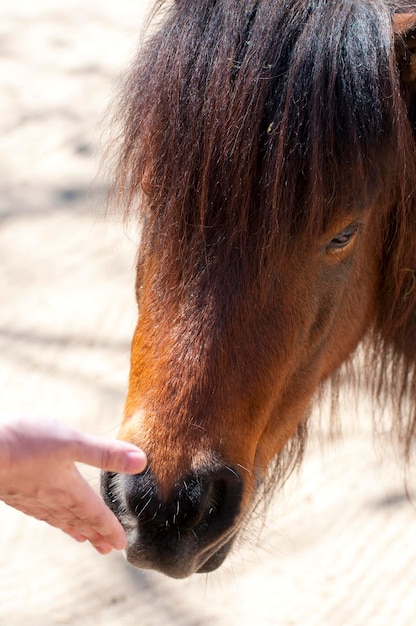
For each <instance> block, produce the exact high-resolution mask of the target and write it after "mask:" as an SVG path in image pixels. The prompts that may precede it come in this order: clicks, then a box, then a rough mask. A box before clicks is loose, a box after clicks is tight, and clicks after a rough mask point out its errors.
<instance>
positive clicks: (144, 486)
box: [101, 463, 243, 578]
mask: <svg viewBox="0 0 416 626" xmlns="http://www.w3.org/2000/svg"><path fill="white" fill-rule="evenodd" d="M101 488H102V494H103V497H104V500H105V502H106V503H107V505H108V506H109V507H110V509H111V510H112V511H113V513H114V514H115V515H116V516H117V517H118V519H119V520H120V522H121V523H122V525H123V526H124V528H125V531H126V535H127V548H126V558H127V561H128V562H129V563H130V564H131V565H134V566H136V567H139V568H142V569H155V570H158V571H160V572H162V573H164V574H166V575H168V576H171V577H173V578H185V577H186V576H189V575H191V574H193V573H194V572H200V573H203V572H210V571H213V570H214V569H216V568H217V567H219V565H221V563H222V562H223V560H224V559H225V557H226V556H227V554H228V552H229V550H230V548H231V545H232V543H233V540H234V537H235V535H236V532H237V530H238V526H239V520H240V517H241V515H240V510H241V502H242V495H243V481H242V479H241V476H240V474H239V472H238V471H237V470H235V469H234V468H232V467H230V466H227V465H223V464H218V463H217V464H216V466H215V468H214V469H212V468H211V469H200V470H197V471H193V472H192V473H190V474H188V475H187V476H184V477H183V478H182V479H181V480H180V481H177V482H176V483H175V484H174V487H173V488H172V489H171V491H170V493H169V494H168V496H167V497H166V496H165V497H162V495H161V492H160V489H159V488H158V485H157V481H156V480H155V478H154V475H153V474H152V471H151V469H150V468H148V469H147V470H146V471H145V472H144V473H143V474H138V475H134V476H127V475H123V474H113V473H109V472H104V473H103V474H102V480H101Z"/></svg>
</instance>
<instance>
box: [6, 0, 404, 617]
mask: <svg viewBox="0 0 416 626" xmlns="http://www.w3.org/2000/svg"><path fill="white" fill-rule="evenodd" d="M146 4H147V3H146V2H140V1H139V0H129V1H127V0H117V2H115V1H113V2H110V1H109V0H101V1H98V0H82V1H79V2H78V1H76V0H66V2H64V3H59V2H56V0H53V1H52V0H30V1H27V2H25V1H24V0H20V1H19V2H14V3H11V2H9V1H8V2H6V0H1V1H0V28H1V38H0V63H1V71H0V81H1V94H2V95H1V98H0V126H1V137H2V143H1V150H0V187H1V193H0V255H1V257H0V258H1V263H0V294H1V307H0V390H1V392H0V414H1V415H2V419H6V414H8V413H9V412H14V413H19V412H30V413H34V412H35V413H38V414H46V415H51V416H54V417H56V418H58V419H61V420H63V421H65V422H67V423H70V424H73V425H75V426H77V427H79V428H82V429H83V430H85V431H86V432H92V433H96V434H100V435H104V436H108V437H111V436H114V434H115V433H116V432H117V428H118V425H119V423H120V419H121V415H122V410H123V401H124V397H125V393H126V385H127V377H128V364H129V343H130V339H131V336H132V332H133V328H134V323H135V319H136V305H135V301H134V289H133V285H134V256H135V250H136V246H137V238H136V236H135V234H134V231H129V232H126V231H125V229H124V228H123V226H122V224H121V222H120V220H119V219H117V218H115V217H108V218H105V217H104V210H103V208H104V198H105V191H106V184H105V180H104V179H103V177H102V176H101V175H100V173H99V168H98V166H99V162H100V156H101V155H102V150H103V148H102V142H101V135H102V132H103V129H104V128H105V126H106V123H105V121H104V118H105V112H106V109H107V107H108V105H109V102H110V100H111V99H112V98H113V97H114V95H115V93H116V90H117V84H118V80H119V76H120V73H121V72H122V71H123V70H124V69H125V68H126V67H127V65H128V63H129V59H130V58H131V56H132V54H133V52H134V49H135V47H136V43H137V40H138V33H139V30H140V24H141V20H142V19H143V14H144V11H145V9H146ZM342 413H343V416H342V418H343V420H342V421H343V423H344V424H346V425H347V427H346V428H345V433H344V437H343V438H342V439H339V440H336V441H334V442H332V443H329V442H326V441H325V437H323V442H322V446H321V445H318V443H317V441H315V438H313V439H312V441H311V447H310V450H309V452H308V454H307V456H306V459H305V462H304V465H303V469H302V472H301V473H300V475H299V476H295V477H293V479H291V480H290V481H289V483H288V485H287V486H286V488H285V490H284V492H283V493H281V494H278V495H277V497H276V499H275V501H274V502H273V504H272V505H271V506H270V508H269V511H268V515H267V516H266V517H265V518H264V519H263V520H261V522H262V523H261V524H254V525H253V527H252V528H251V529H250V530H249V531H248V532H246V534H245V536H244V537H243V538H242V541H241V545H239V546H238V547H237V548H236V550H235V551H234V554H233V555H232V557H231V558H230V559H229V560H228V561H227V562H226V563H225V565H224V566H223V567H222V568H221V569H220V570H218V571H217V572H215V573H213V574H211V575H208V576H206V575H197V576H194V577H192V578H191V579H188V580H184V581H173V580H170V579H168V578H165V577H164V576H162V575H159V574H157V573H154V572H145V571H139V570H136V569H134V568H132V567H131V566H129V565H128V564H126V562H125V561H124V559H123V557H122V555H121V554H119V553H113V554H111V555H110V556H107V557H102V556H99V555H98V554H96V553H95V552H94V551H93V549H92V548H90V547H89V546H87V545H78V544H77V543H75V542H74V541H73V540H71V539H70V538H68V537H67V536H66V535H64V534H63V533H60V532H59V531H57V530H55V529H53V528H51V527H49V526H47V525H46V524H44V523H42V522H39V521H37V520H34V519H31V518H28V517H25V516H24V515H23V514H20V513H18V512H17V511H14V510H13V509H11V508H9V507H7V506H5V505H3V504H0V520H1V533H0V555H1V558H0V582H1V584H0V624H5V625H6V624H7V625H10V626H20V625H22V626H23V625H26V624H28V623H30V624H31V626H52V625H61V624H70V625H72V626H90V625H91V626H100V625H102V626H130V625H131V626H133V625H137V624H140V625H141V626H160V624H164V626H174V625H178V626H208V624H209V625H212V624H215V625H217V626H252V625H253V624H255V625H259V626H269V625H273V626H275V625H276V626H312V625H316V626H411V625H413V624H415V623H416V622H415V620H416V617H415V615H416V610H415V609H416V591H415V588H414V587H415V583H416V539H415V530H416V512H415V510H414V509H413V508H412V507H411V506H410V504H409V503H408V502H407V501H406V498H405V494H404V489H403V472H402V468H401V466H400V462H399V463H398V464H397V463H396V459H395V458H394V457H395V455H394V453H393V451H392V448H391V447H390V445H389V442H388V436H385V437H378V438H377V440H376V446H374V445H373V444H374V441H373V439H372V436H371V425H370V410H369V406H368V404H367V403H366V402H365V399H363V400H362V401H361V402H360V404H359V406H358V418H356V419H355V421H354V422H353V425H351V424H352V410H351V408H350V407H349V405H348V403H347V402H346V403H345V406H344V407H343V409H342ZM83 471H84V472H85V475H86V476H87V477H88V480H90V481H91V484H93V485H94V486H96V487H98V471H97V472H96V471H94V470H91V469H87V468H84V469H83Z"/></svg>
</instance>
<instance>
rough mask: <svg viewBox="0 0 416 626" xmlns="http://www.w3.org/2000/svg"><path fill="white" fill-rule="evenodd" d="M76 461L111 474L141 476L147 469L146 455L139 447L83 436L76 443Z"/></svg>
mask: <svg viewBox="0 0 416 626" xmlns="http://www.w3.org/2000/svg"><path fill="white" fill-rule="evenodd" d="M75 455H76V460H77V461H80V462H81V463H86V464H88V465H93V466H94V467H99V468H100V469H102V470H107V471H109V472H122V473H126V474H140V472H143V470H144V469H145V468H146V464H147V458H146V454H145V453H144V452H143V450H141V449H140V448H138V447H137V446H135V445H133V444H131V443H127V442H125V441H119V440H116V439H114V440H107V439H102V438H100V437H94V436H93V435H82V436H81V437H80V438H79V439H78V440H77V442H76V448H75Z"/></svg>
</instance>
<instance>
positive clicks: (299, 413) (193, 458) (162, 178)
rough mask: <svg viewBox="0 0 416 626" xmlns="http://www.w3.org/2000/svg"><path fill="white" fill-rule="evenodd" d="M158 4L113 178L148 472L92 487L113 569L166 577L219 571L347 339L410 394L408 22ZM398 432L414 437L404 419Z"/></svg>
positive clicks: (300, 4)
mask: <svg viewBox="0 0 416 626" xmlns="http://www.w3.org/2000/svg"><path fill="white" fill-rule="evenodd" d="M159 4H162V11H163V13H164V15H163V19H162V20H161V23H160V24H159V27H158V28H157V29H154V30H153V31H152V35H151V36H150V37H149V39H148V40H147V41H146V43H145V44H144V46H143V49H142V51H141V53H140V57H139V59H138V61H137V62H136V64H135V66H134V68H133V70H132V72H131V74H130V76H129V78H128V81H127V83H126V87H125V94H124V98H123V100H122V106H121V109H122V117H123V131H122V136H123V143H122V145H121V147H120V155H121V156H120V160H119V167H118V170H117V179H118V188H117V189H118V193H121V192H122V193H123V194H124V197H125V199H126V203H127V205H128V206H129V210H130V212H132V211H133V209H134V211H135V212H136V209H137V211H139V212H140V216H141V223H142V234H141V244H140V250H139V256H138V262H137V284H136V294H137V302H138V307H139V319H138V324H137V328H136V331H135V334H134V338H133V343H132V352H131V373H130V384H129V392H128V398H127V402H126V409H125V418H124V422H123V425H122V427H121V430H120V434H119V436H120V438H122V439H125V440H128V441H131V442H134V443H136V444H137V445H139V446H141V447H142V448H143V449H144V450H145V451H146V453H147V456H148V459H149V466H148V469H147V470H146V472H145V473H143V474H141V475H138V476H124V475H119V474H111V473H105V474H104V475H103V481H102V484H103V494H104V497H105V499H106V502H107V503H108V504H109V506H110V507H111V509H112V510H113V511H114V512H115V514H116V515H117V516H118V517H119V519H120V520H121V522H122V524H123V525H124V527H125V529H126V533H127V536H128V547H127V550H126V554H127V559H128V560H129V561H130V563H132V564H133V565H136V566H138V567H143V568H154V569H157V570H159V571H162V572H164V573H166V574H168V575H170V576H173V577H179V578H180V577H184V576H187V575H189V574H191V573H193V572H208V571H211V570H213V569H215V568H216V567H218V566H219V565H220V564H221V563H222V561H223V560H224V558H225V557H226V555H227V553H228V551H229V549H230V547H231V545H232V543H233V541H234V539H235V537H236V535H237V534H238V532H239V530H240V529H241V527H242V525H243V524H244V523H245V521H246V520H247V518H248V517H249V514H250V511H251V510H252V508H253V506H254V503H255V502H256V498H257V497H258V494H259V493H261V489H262V485H263V484H264V482H265V481H266V480H270V476H269V475H270V474H271V475H272V477H273V478H272V479H271V480H274V481H276V482H277V481H278V480H279V479H280V480H282V479H283V478H284V477H285V476H286V475H287V473H288V471H290V469H291V468H293V466H295V465H296V463H297V462H298V461H299V460H300V458H301V453H302V450H303V447H304V441H305V435H306V424H307V418H308V415H309V412H310V408H311V405H312V403H313V399H314V396H315V395H316V393H317V391H318V390H319V389H320V388H321V386H322V385H323V384H324V383H325V381H327V380H330V379H331V377H332V376H333V375H334V374H335V373H336V372H337V370H338V369H339V368H340V366H341V365H342V364H343V363H345V362H346V361H348V359H350V357H351V355H352V354H353V353H354V351H355V350H356V348H357V346H358V345H359V344H360V343H361V342H363V341H364V340H365V342H366V345H367V349H368V350H369V351H371V358H372V359H373V360H374V371H376V372H378V374H377V376H378V378H377V381H378V382H377V383H376V384H375V385H374V388H375V389H377V390H378V391H377V393H378V394H380V393H381V391H382V390H386V393H393V391H394V390H396V395H397V397H398V398H401V397H402V394H403V393H404V392H405V391H407V390H409V389H410V388H411V385H412V380H413V378H412V373H413V370H412V365H413V362H414V358H415V355H416V338H415V337H416V333H415V332H411V331H412V328H413V331H414V330H415V329H416V328H415V327H416V316H415V305H416V290H415V289H413V287H414V283H415V278H414V271H415V269H414V268H415V267H416V265H415V262H416V244H415V241H414V240H416V237H415V236H414V235H415V234H414V228H415V227H414V224H415V223H416V221H415V220H416V204H415V200H414V188H415V181H416V170H415V144H414V134H413V131H414V123H415V118H414V113H415V111H414V87H415V84H416V82H415V80H414V77H415V71H416V70H415V67H416V65H415V61H414V57H413V49H414V47H415V43H416V39H415V37H416V14H415V15H409V14H403V13H397V14H394V13H392V12H391V8H388V7H387V5H386V3H384V2H383V1H382V0H378V1H374V2H364V1H362V0H351V1H348V2H347V1H345V2H344V1H340V2H326V1H324V0H320V1H318V2H315V1H314V2H312V1H311V0H281V1H279V2H276V0H273V1H272V0H257V1H255V2H254V1H252V0H245V1H244V2H238V3H236V2H234V1H231V0H230V1H228V0H221V1H219V2H212V0H199V2H197V3H194V2H186V1H179V0H177V1H176V2H174V3H171V4H170V5H168V6H165V4H164V3H159ZM139 206H140V209H139V208H138V207H139ZM371 346H372V347H371ZM387 362H388V363H390V364H391V363H394V364H395V369H394V373H393V374H392V375H389V373H388V372H389V371H390V370H389V368H386V367H385V365H386V363H387ZM414 387H415V386H414V385H413V389H414ZM398 404H400V402H399V400H398ZM402 424H403V428H404V429H405V431H406V433H407V435H408V436H409V437H408V438H409V439H410V433H411V431H412V429H413V425H414V420H413V416H409V417H408V419H407V421H406V420H404V421H403V422H402ZM273 468H274V471H273Z"/></svg>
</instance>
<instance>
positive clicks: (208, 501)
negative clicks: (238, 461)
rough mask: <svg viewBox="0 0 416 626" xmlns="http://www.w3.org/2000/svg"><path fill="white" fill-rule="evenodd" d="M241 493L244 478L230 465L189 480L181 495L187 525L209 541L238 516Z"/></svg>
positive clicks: (184, 519)
mask: <svg viewBox="0 0 416 626" xmlns="http://www.w3.org/2000/svg"><path fill="white" fill-rule="evenodd" d="M241 495H242V482H241V479H240V477H239V475H238V474H237V473H236V472H234V470H231V468H228V467H227V468H225V469H221V470H216V471H214V472H209V473H208V474H207V475H205V476H196V477H194V478H190V479H188V484H187V485H186V487H184V489H182V490H181V491H180V492H179V496H178V503H179V505H180V506H181V507H182V509H183V522H184V526H185V527H187V528H188V529H189V530H191V531H192V532H194V533H195V534H197V535H198V536H203V537H204V538H205V539H206V540H209V539H210V538H214V537H215V536H217V535H218V534H219V533H221V532H222V531H224V530H226V529H227V528H228V527H229V526H231V525H232V523H233V522H234V520H235V519H236V517H237V516H238V514H239V511H240V501H241Z"/></svg>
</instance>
